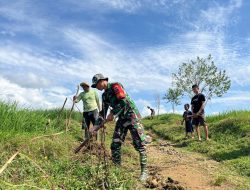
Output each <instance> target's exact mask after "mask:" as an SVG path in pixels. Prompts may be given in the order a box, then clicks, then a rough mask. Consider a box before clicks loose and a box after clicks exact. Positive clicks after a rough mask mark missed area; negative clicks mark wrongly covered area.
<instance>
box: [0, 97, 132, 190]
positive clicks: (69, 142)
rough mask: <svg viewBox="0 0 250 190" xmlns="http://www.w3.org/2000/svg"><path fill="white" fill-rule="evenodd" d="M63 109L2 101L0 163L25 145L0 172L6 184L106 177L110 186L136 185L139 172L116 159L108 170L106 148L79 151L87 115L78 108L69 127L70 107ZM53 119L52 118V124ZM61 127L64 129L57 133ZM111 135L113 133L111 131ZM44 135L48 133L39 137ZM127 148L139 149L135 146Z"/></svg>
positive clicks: (91, 183)
mask: <svg viewBox="0 0 250 190" xmlns="http://www.w3.org/2000/svg"><path fill="white" fill-rule="evenodd" d="M58 112H59V110H44V111H43V110H36V111H32V110H28V109H18V107H17V105H16V104H6V103H3V102H0V119H1V122H0V169H1V167H2V166H3V165H4V164H5V163H6V161H7V160H8V159H9V158H10V157H11V156H12V155H13V154H14V153H15V152H16V151H17V150H19V151H20V154H18V156H17V157H16V158H15V159H14V160H13V161H12V162H11V163H10V164H9V165H8V167H7V168H6V169H5V170H4V171H3V173H2V174H0V189H1V190H6V189H11V190H12V189H18V190H19V189H24V190H27V189H74V190H75V189H102V186H103V185H104V184H105V183H107V184H108V186H109V189H116V188H121V189H124V188H125V189H134V187H135V182H134V181H133V180H132V175H133V172H130V173H128V172H124V171H123V169H122V168H120V169H118V168H115V167H114V166H112V165H111V163H110V162H108V165H109V169H108V170H105V169H104V166H105V165H104V164H103V159H102V157H101V155H102V154H101V152H100V153H98V152H96V150H93V151H92V152H89V153H85V154H83V153H79V154H77V155H76V154H74V152H73V150H74V148H75V147H76V146H78V145H79V140H80V138H81V136H82V135H81V134H82V132H81V129H80V128H81V127H80V122H81V115H80V114H79V113H77V112H74V113H73V115H72V118H73V119H72V121H71V125H70V131H69V132H67V133H65V132H64V129H65V119H64V118H65V116H66V114H67V112H68V111H64V112H63V113H62V117H61V119H59V120H58V119H57V116H58ZM48 119H50V120H51V122H50V124H47V125H46V123H47V122H48ZM46 126H47V127H46ZM110 130H112V129H110ZM58 132H63V133H60V134H58V135H51V134H55V133H58ZM107 135H108V138H107V139H111V138H110V135H111V133H110V131H108V133H107ZM38 136H42V137H40V138H35V137H38ZM108 143H109V141H107V144H108ZM107 147H109V146H107ZM124 152H125V153H126V152H127V154H134V152H133V151H131V150H130V149H129V148H127V149H125V150H124ZM93 154H95V155H94V156H93Z"/></svg>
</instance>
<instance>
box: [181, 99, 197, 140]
mask: <svg viewBox="0 0 250 190" xmlns="http://www.w3.org/2000/svg"><path fill="white" fill-rule="evenodd" d="M184 109H185V111H184V113H183V116H182V117H183V120H182V125H183V122H184V121H185V128H186V138H188V133H191V136H192V139H193V138H194V133H193V132H194V130H193V125H192V116H193V113H192V112H191V111H189V104H185V105H184Z"/></svg>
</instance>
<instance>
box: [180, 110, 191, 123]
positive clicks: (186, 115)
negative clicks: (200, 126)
mask: <svg viewBox="0 0 250 190" xmlns="http://www.w3.org/2000/svg"><path fill="white" fill-rule="evenodd" d="M190 115H193V113H192V112H191V111H189V110H188V111H184V113H183V115H182V117H183V118H184V119H185V121H186V122H187V121H191V120H192V117H188V116H190Z"/></svg>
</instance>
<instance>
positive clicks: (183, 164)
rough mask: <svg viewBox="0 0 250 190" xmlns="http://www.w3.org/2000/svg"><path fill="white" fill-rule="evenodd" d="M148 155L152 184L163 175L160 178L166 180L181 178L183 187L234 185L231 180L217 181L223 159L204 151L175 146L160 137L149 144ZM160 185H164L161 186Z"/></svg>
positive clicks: (228, 189) (200, 188) (204, 189)
mask: <svg viewBox="0 0 250 190" xmlns="http://www.w3.org/2000/svg"><path fill="white" fill-rule="evenodd" d="M148 158H149V160H148V163H149V173H150V179H149V181H148V183H150V184H151V185H152V183H153V184H154V183H155V182H157V180H159V178H161V181H165V180H166V179H167V178H168V177H170V178H172V179H174V180H176V181H178V184H179V186H181V187H183V188H184V189H191V190H212V189H213V190H217V189H223V190H224V189H225V190H232V189H235V187H234V185H233V184H230V183H229V182H224V183H222V185H220V186H216V185H215V184H214V181H215V180H216V174H218V172H219V171H220V163H218V162H216V161H213V160H208V159H207V158H205V157H204V156H202V155H198V154H195V153H189V152H185V151H183V150H181V149H180V148H175V147H174V145H172V144H171V143H169V142H167V141H163V140H159V141H156V142H153V143H152V144H150V145H148ZM152 176H153V177H152ZM152 181H153V182H152ZM156 184H157V183H156ZM158 185H159V183H158ZM160 186H161V185H160ZM158 189H163V188H162V186H161V187H160V188H159V187H158ZM166 189H167V188H166ZM169 189H171V188H169ZM173 189H174V188H173Z"/></svg>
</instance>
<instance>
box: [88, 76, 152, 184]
mask: <svg viewBox="0 0 250 190" xmlns="http://www.w3.org/2000/svg"><path fill="white" fill-rule="evenodd" d="M92 83H93V84H92V87H93V88H97V89H98V90H101V91H102V90H105V91H104V93H103V94H102V101H103V108H102V112H101V113H100V115H102V116H103V118H104V119H105V118H106V113H107V111H108V108H109V107H111V109H112V110H111V111H110V114H109V115H108V116H107V118H106V121H112V120H113V118H114V116H116V117H117V118H118V120H117V123H116V127H115V131H114V134H113V140H112V143H111V152H112V161H113V162H114V163H115V164H116V165H120V164H121V145H122V143H123V142H124V140H125V137H126V135H127V132H128V130H129V131H130V133H131V136H132V139H133V145H134V148H135V149H136V150H137V151H138V152H139V154H140V164H141V176H140V180H142V181H144V180H146V179H147V154H146V147H145V138H146V135H145V134H144V130H143V126H142V124H141V123H140V118H141V116H140V113H139V111H138V109H137V107H136V105H135V103H134V101H133V100H132V99H131V98H130V97H129V95H128V94H127V93H126V92H125V90H124V88H123V86H122V85H121V84H120V83H109V82H108V78H105V77H104V76H103V75H102V74H96V75H95V76H94V77H93V79H92ZM96 130H98V127H97V128H93V130H92V131H91V132H94V131H96Z"/></svg>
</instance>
